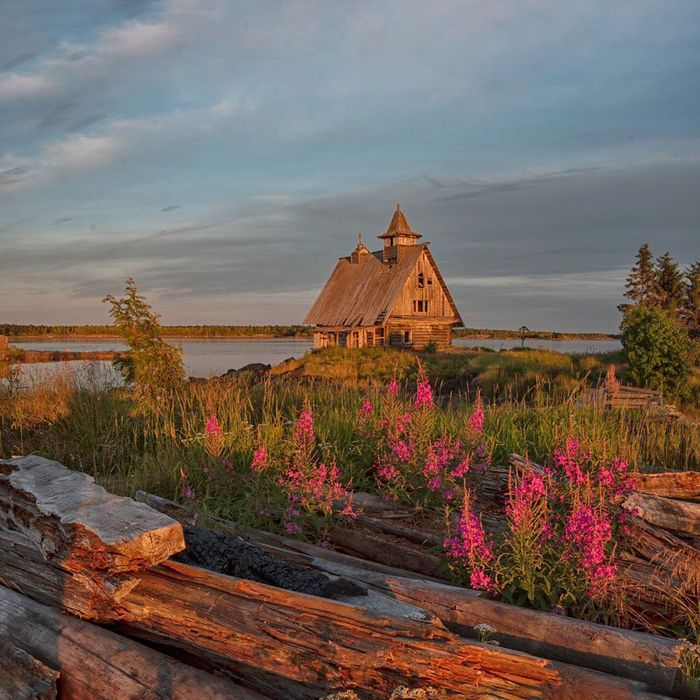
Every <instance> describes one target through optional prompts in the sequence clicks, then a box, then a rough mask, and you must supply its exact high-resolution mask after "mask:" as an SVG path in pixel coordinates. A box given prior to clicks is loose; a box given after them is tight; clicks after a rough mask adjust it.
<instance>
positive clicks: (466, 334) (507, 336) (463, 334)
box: [454, 328, 619, 340]
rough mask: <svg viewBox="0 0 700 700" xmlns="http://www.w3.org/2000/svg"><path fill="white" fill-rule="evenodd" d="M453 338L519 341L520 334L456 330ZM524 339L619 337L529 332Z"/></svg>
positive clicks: (481, 330)
mask: <svg viewBox="0 0 700 700" xmlns="http://www.w3.org/2000/svg"><path fill="white" fill-rule="evenodd" d="M454 336H455V338H474V337H477V338H493V339H496V340H513V339H520V338H521V333H520V332H519V331H517V330H509V329H506V328H456V329H455V331H454ZM525 337H526V338H536V339H538V340H578V339H580V340H612V339H614V338H617V337H619V336H616V335H614V334H612V333H561V332H558V331H531V330H528V331H527V333H526V334H525Z"/></svg>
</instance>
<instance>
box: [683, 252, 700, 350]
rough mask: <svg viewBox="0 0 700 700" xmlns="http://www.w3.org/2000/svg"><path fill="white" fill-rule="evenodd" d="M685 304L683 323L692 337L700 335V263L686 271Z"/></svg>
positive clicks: (695, 263)
mask: <svg viewBox="0 0 700 700" xmlns="http://www.w3.org/2000/svg"><path fill="white" fill-rule="evenodd" d="M685 280H686V285H685V303H684V305H683V321H684V322H685V323H686V325H687V326H688V330H689V332H690V334H691V336H698V335H700V261H698V260H696V261H695V262H694V263H692V265H688V267H687V268H686V271H685Z"/></svg>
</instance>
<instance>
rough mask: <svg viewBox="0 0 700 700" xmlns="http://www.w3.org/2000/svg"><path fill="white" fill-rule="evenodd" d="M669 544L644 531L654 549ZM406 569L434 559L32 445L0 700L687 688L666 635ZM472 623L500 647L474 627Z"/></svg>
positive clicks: (7, 571)
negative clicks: (295, 526) (233, 509)
mask: <svg viewBox="0 0 700 700" xmlns="http://www.w3.org/2000/svg"><path fill="white" fill-rule="evenodd" d="M383 515H384V514H383V512H382V511H381V510H375V511H372V514H371V516H364V520H363V522H362V527H363V528H365V529H367V530H371V528H372V526H373V524H374V525H375V526H376V523H373V521H375V520H379V521H384V520H385V518H384V517H383ZM393 515H396V512H395V511H394V513H393ZM386 520H392V519H391V518H386ZM183 525H184V536H183ZM382 527H384V530H381V528H378V529H377V530H376V531H377V532H379V531H382V532H384V533H385V534H389V535H391V536H392V537H396V538H397V539H401V538H403V539H404V541H406V542H409V543H411V544H412V545H413V546H414V548H415V547H416V546H417V547H420V546H425V547H426V548H429V546H430V545H431V541H430V539H429V538H426V539H424V540H422V541H421V537H423V535H421V534H420V533H419V534H416V532H415V531H410V528H409V529H408V531H407V530H406V529H404V528H403V526H402V525H401V524H397V523H396V522H394V523H393V525H390V526H388V528H387V523H386V522H382ZM641 527H645V526H641ZM338 536H339V537H342V536H343V535H338ZM677 539H678V541H679V542H681V544H683V546H687V545H686V544H685V542H684V541H683V540H680V539H679V538H677ZM186 544H187V545H188V547H187V549H186V550H185V549H184V547H185V545H186ZM677 545H678V543H677V542H676V540H670V541H665V540H664V541H663V542H661V543H660V542H659V540H658V539H654V537H653V533H652V534H650V535H648V536H647V538H646V539H645V547H646V548H647V549H648V551H649V552H650V553H652V552H653V551H655V548H658V547H661V546H677ZM344 548H345V549H347V550H348V551H354V552H357V550H358V549H362V548H361V547H360V546H359V545H357V544H356V543H352V542H350V541H347V542H346V544H345V547H344ZM423 554H425V556H434V555H432V554H430V552H428V551H426V552H423ZM650 556H653V554H650ZM407 564H408V565H409V566H415V567H417V568H422V567H425V566H426V562H425V560H422V559H420V557H419V558H417V559H412V560H408V559H404V560H400V559H396V560H395V561H393V562H392V564H391V565H390V564H388V563H387V560H386V559H383V560H382V561H378V562H368V561H366V560H365V559H363V558H359V557H357V556H353V555H352V554H348V553H342V552H339V551H333V550H327V549H322V548H319V547H315V546H314V545H310V544H308V543H303V542H299V541H295V540H290V539H288V538H285V537H282V536H279V535H273V534H271V533H264V532H259V531H256V530H253V529H251V528H245V527H242V526H240V525H237V524H236V523H229V522H225V521H221V520H216V519H213V518H204V517H200V518H197V517H196V516H195V515H193V514H192V513H191V512H188V511H186V510H184V509H183V508H182V507H181V506H178V505H177V504H175V503H172V502H169V501H165V500H163V499H160V498H158V497H154V496H150V495H148V494H140V495H139V498H138V501H134V500H131V499H123V498H117V497H115V496H112V495H111V494H108V493H107V492H105V491H104V490H103V489H101V488H100V487H98V486H97V485H96V484H95V483H94V481H93V480H92V479H91V478H90V477H88V476H85V475H83V474H77V473H74V472H70V471H69V470H67V469H65V468H64V467H62V466H61V465H59V464H57V463H55V462H49V461H48V460H43V459H41V458H38V457H28V458H22V459H17V460H10V461H6V462H0V584H1V585H0V658H1V659H2V660H1V661H0V697H12V698H18V699H21V698H53V697H66V698H68V697H70V698H102V697H120V698H121V697H125V698H183V699H184V698H192V697H207V698H224V697H229V698H250V700H255V699H261V698H265V697H267V698H290V699H292V700H293V699H294V698H299V699H301V698H323V697H326V696H327V695H328V694H330V693H334V692H338V691H341V690H353V691H354V692H356V693H357V695H358V697H360V698H370V699H371V698H376V699H379V698H388V697H390V696H391V695H392V692H393V691H394V690H395V689H396V688H397V687H399V686H404V687H409V688H413V689H416V688H424V689H425V688H433V689H435V691H437V692H441V693H443V696H444V697H454V698H503V699H504V700H505V699H514V698H539V697H544V698H579V697H582V695H581V691H582V689H583V688H585V693H586V695H585V696H586V697H596V698H601V699H603V700H605V699H607V698H610V699H611V700H612V698H633V697H634V698H639V697H646V698H660V697H690V695H688V694H687V689H685V688H684V686H683V683H682V678H681V674H680V671H679V663H680V661H679V655H680V648H679V644H678V643H676V642H673V641H669V640H662V639H660V638H658V637H652V636H650V635H646V634H641V633H633V632H626V631H624V630H617V629H614V628H609V627H605V626H602V625H591V624H590V623H584V622H580V621H576V620H571V619H568V618H561V617H557V616H553V615H547V614H544V613H538V612H534V611H530V610H523V609H519V608H513V607H511V606H508V605H505V604H501V603H497V602H495V601H493V600H490V599H488V598H487V597H485V596H483V595H480V594H478V593H475V592H474V591H469V590H467V589H463V588H457V587H453V586H449V585H447V584H444V583H438V582H436V581H435V580H434V578H435V577H432V578H431V577H426V576H424V575H423V574H422V573H420V572H416V571H413V572H411V571H408V570H406V565H407ZM203 567H209V568H203ZM434 573H438V574H439V571H437V572H434ZM78 618H83V619H78ZM96 623H99V624H96ZM479 623H490V624H492V626H493V627H494V628H495V629H496V639H497V641H499V642H500V644H501V646H494V645H493V644H488V643H482V642H479V641H477V640H476V639H475V633H474V629H473V628H474V626H475V625H477V624H479Z"/></svg>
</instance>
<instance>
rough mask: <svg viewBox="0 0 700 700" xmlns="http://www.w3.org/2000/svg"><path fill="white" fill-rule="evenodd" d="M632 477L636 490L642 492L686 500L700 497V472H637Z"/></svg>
mask: <svg viewBox="0 0 700 700" xmlns="http://www.w3.org/2000/svg"><path fill="white" fill-rule="evenodd" d="M632 478H633V479H634V484H635V490H636V491H641V492H642V493H651V494H654V495H655V496H665V497H667V498H680V499H682V500H686V501H693V500H697V499H700V472H691V471H687V472H659V473H655V474H648V473H642V472H635V473H634V474H632Z"/></svg>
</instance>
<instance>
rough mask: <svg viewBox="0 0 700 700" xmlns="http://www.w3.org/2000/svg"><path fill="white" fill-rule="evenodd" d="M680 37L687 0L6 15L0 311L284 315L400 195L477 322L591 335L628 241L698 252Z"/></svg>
mask: <svg viewBox="0 0 700 700" xmlns="http://www.w3.org/2000/svg"><path fill="white" fill-rule="evenodd" d="M54 5H55V6H54ZM698 46H700V4H698V3H697V2H695V1H694V0H677V1H676V2H674V3H671V4H669V3H667V2H664V0H649V2H645V3H642V4H639V3H638V4H635V5H630V4H629V3H610V2H606V1H605V0H591V2H588V3H579V4H578V5H576V6H572V4H571V3H561V2H556V1H555V0H526V1H525V2H521V1H516V0H494V2H489V3H484V2H481V1H480V0H466V1H465V0H444V1H443V2H439V3H426V2H424V0H386V2H382V3H373V2H365V1H364V0H361V1H359V2H354V3H325V2H308V1H306V0H290V1H289V2H283V3H280V2H268V0H261V1H260V2H255V3H230V2H226V1H225V0H153V1H151V0H127V1H126V2H125V1H124V0H120V2H114V1H113V0H94V2H89V3H85V2H84V1H83V0H64V1H63V2H62V3H60V4H51V3H49V4H48V5H47V4H46V3H45V2H42V1H41V0H24V1H23V2H22V3H15V4H12V3H10V4H8V3H5V4H2V3H0V67H2V69H3V71H4V72H3V73H1V74H0V197H1V198H2V208H1V210H0V246H1V249H2V256H0V271H1V273H2V277H1V278H0V279H1V283H0V284H2V286H3V290H2V291H3V302H4V303H5V304H7V303H8V302H7V301H6V300H8V299H10V300H12V301H11V302H10V304H11V307H12V309H14V308H17V309H22V313H23V314H25V318H26V314H27V313H30V312H31V309H32V308H34V310H35V313H36V316H35V317H34V318H35V320H41V319H47V320H69V319H67V318H66V316H70V320H81V317H82V318H87V316H90V314H93V315H92V316H90V318H96V317H99V318H101V314H103V313H104V311H103V309H102V307H101V306H99V305H97V307H96V308H94V309H93V311H89V310H90V309H91V308H93V307H91V306H90V303H93V306H94V299H96V298H98V297H99V296H100V295H102V294H104V293H105V291H114V287H115V286H116V285H118V284H119V283H120V280H122V278H124V277H126V276H127V275H128V274H137V275H138V277H139V278H140V279H141V280H142V284H143V286H144V288H145V289H146V290H147V291H149V293H152V294H154V295H156V297H157V300H158V304H159V306H161V307H162V308H161V310H162V311H164V312H165V313H166V314H173V317H174V316H176V315H177V314H178V313H180V312H181V313H183V314H184V313H185V309H186V308H187V309H190V311H192V313H195V312H196V313H201V314H202V317H203V318H204V316H206V318H207V320H210V321H214V320H217V317H218V318H222V316H221V315H222V313H223V311H222V310H224V311H225V313H226V314H228V313H229V310H231V309H234V311H231V314H232V315H236V314H238V316H237V317H238V318H239V317H241V315H242V314H243V311H241V310H239V309H238V307H236V304H235V300H236V299H237V298H240V295H241V294H244V293H249V294H252V295H253V296H252V297H247V298H246V300H247V302H248V301H249V302H250V303H246V305H245V308H246V309H250V308H251V305H252V306H253V307H254V308H253V310H252V311H251V313H252V314H255V313H257V314H258V315H259V316H260V319H259V320H271V319H273V318H274V319H276V320H283V319H282V318H281V316H284V314H287V316H286V319H287V320H290V321H291V320H298V319H299V318H301V317H302V316H303V311H304V309H303V308H301V307H303V306H304V304H306V303H307V302H308V297H309V294H311V292H310V291H309V290H313V289H316V288H318V287H319V286H320V285H322V284H323V282H324V281H325V278H326V276H327V274H328V273H329V271H330V268H331V266H332V264H333V262H334V260H335V259H336V258H337V257H338V256H339V255H342V254H344V253H347V252H348V250H349V248H348V246H352V245H353V244H354V241H355V239H356V235H357V232H358V231H362V232H363V233H364V234H365V236H366V238H367V239H368V240H371V239H372V236H373V235H374V234H376V233H379V232H380V231H381V230H382V229H383V228H384V227H385V226H386V223H387V218H388V216H389V215H390V212H391V208H392V206H393V203H394V202H396V201H401V203H402V205H403V206H404V208H405V209H406V211H407V212H408V213H409V217H410V218H411V220H412V221H413V223H414V224H415V225H416V227H417V228H418V229H419V230H421V231H423V233H424V234H425V236H426V238H427V239H429V240H432V241H433V249H434V254H435V256H436V258H437V259H438V262H439V263H440V265H441V268H442V270H443V273H444V274H445V275H446V276H448V278H449V279H450V280H451V281H452V282H453V286H454V293H455V296H456V297H457V299H458V304H459V305H460V307H461V309H462V312H463V315H464V316H465V319H467V318H468V319H469V321H468V322H469V323H471V324H473V325H509V324H510V325H512V324H516V325H521V324H520V322H525V323H527V325H529V326H530V327H535V326H536V325H538V324H540V322H541V323H542V324H544V325H549V326H552V325H554V326H558V327H564V326H566V327H568V328H576V327H577V326H578V327H581V326H587V327H596V326H597V327H602V328H606V329H610V328H612V327H614V326H615V325H616V323H617V317H616V311H615V304H616V303H617V301H619V298H618V297H619V294H620V289H619V288H618V287H616V285H617V284H618V282H617V281H616V279H617V277H616V276H617V275H618V274H622V271H623V270H624V269H626V266H627V265H628V264H630V263H631V261H632V257H633V255H634V251H635V249H636V247H637V246H638V245H639V243H640V242H641V241H642V240H649V241H650V243H651V244H652V247H653V248H654V250H655V251H658V252H662V251H663V250H665V249H666V248H668V249H670V250H671V251H672V252H673V253H674V254H675V255H676V257H677V258H679V259H680V260H681V261H682V262H687V261H688V260H690V259H692V257H693V256H694V255H697V253H696V251H697V243H696V237H697V230H698V221H699V220H700V210H699V208H698V206H699V205H698V202H697V199H698V198H697V193H696V192H695V189H696V185H695V183H696V182H697V181H698V178H699V177H700V126H699V125H698V121H697V114H698V111H700V92H699V91H697V90H695V89H694V86H695V85H696V83H697V75H699V74H700V51H698ZM22 295H24V296H22ZM91 297H94V299H93V300H92V302H91V301H90V299H91ZM22 298H24V299H32V300H34V301H33V302H32V303H33V304H34V306H33V307H32V306H31V304H28V303H26V302H24V301H22ZM285 299H286V300H287V301H285ZM38 300H40V301H38ZM266 300H268V301H266ZM3 311H4V309H3ZM190 311H187V313H190ZM73 314H75V315H73ZM30 315H31V314H30ZM86 315H87V316H86ZM228 318H229V316H227V320H228ZM175 320H176V319H175ZM252 320H255V319H252Z"/></svg>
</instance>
